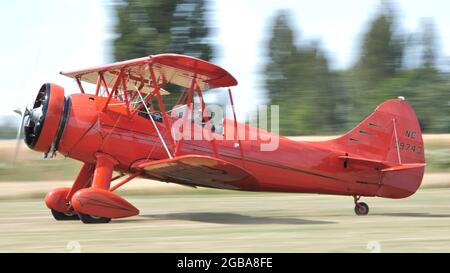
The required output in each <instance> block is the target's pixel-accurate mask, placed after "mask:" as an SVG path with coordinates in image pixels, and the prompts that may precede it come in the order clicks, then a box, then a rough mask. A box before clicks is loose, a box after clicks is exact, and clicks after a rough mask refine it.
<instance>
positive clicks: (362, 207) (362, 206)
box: [355, 202, 369, 216]
mask: <svg viewBox="0 0 450 273" xmlns="http://www.w3.org/2000/svg"><path fill="white" fill-rule="evenodd" d="M355 213H356V215H360V216H361V215H367V214H369V206H368V205H367V204H366V203H364V202H360V203H357V204H356V206H355Z"/></svg>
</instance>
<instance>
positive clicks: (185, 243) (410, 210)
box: [0, 135, 450, 253]
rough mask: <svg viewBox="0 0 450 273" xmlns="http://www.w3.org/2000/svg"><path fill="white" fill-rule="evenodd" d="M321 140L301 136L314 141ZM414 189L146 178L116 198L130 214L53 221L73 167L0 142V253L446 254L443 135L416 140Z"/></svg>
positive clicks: (449, 179) (449, 172) (448, 197)
mask: <svg viewBox="0 0 450 273" xmlns="http://www.w3.org/2000/svg"><path fill="white" fill-rule="evenodd" d="M328 138H330V137H311V138H308V137H302V138H294V139H296V140H305V141H320V140H324V139H328ZM424 139H425V146H426V152H427V163H428V166H427V169H426V174H425V178H424V182H423V184H422V188H421V189H420V190H419V191H418V192H417V194H415V195H414V196H412V197H410V198H408V199H404V200H388V199H381V198H363V199H362V201H363V202H366V203H368V204H369V206H370V214H369V215H368V216H365V217H359V216H356V215H355V214H354V212H353V207H354V205H353V198H352V197H339V196H323V195H306V194H273V193H245V192H233V191H219V190H209V189H198V190H195V189H191V188H187V187H182V186H177V185H172V184H165V183H157V182H154V181H148V180H139V179H137V180H136V181H132V182H131V183H129V184H127V185H125V186H124V187H123V189H122V188H121V189H119V190H118V193H119V194H120V195H122V196H124V197H125V198H126V199H127V200H128V201H130V202H131V203H132V204H134V205H135V206H136V207H138V208H139V209H140V210H141V214H140V216H136V217H132V218H127V219H119V220H113V221H112V222H111V223H109V224H104V225H85V224H83V223H81V222H80V221H70V222H57V221H55V220H54V219H53V217H52V216H51V214H50V211H49V210H48V209H47V208H46V207H45V204H44V201H43V197H44V196H45V193H46V192H48V191H49V190H51V189H53V188H57V187H67V186H70V185H71V183H72V182H70V181H72V180H73V179H74V177H75V176H76V173H77V171H78V169H79V168H80V163H79V162H75V161H73V160H70V159H64V158H62V157H57V158H55V159H52V160H42V159H41V155H40V154H39V153H34V152H32V151H31V150H29V149H28V148H27V147H25V145H22V147H21V149H20V153H19V158H18V161H17V162H16V164H15V165H12V157H13V155H14V149H15V148H14V147H15V144H16V141H0V252H63V253H64V252H363V253H364V252H450V135H425V136H424Z"/></svg>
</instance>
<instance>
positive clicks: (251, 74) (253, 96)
mask: <svg viewBox="0 0 450 273" xmlns="http://www.w3.org/2000/svg"><path fill="white" fill-rule="evenodd" d="M107 2H108V1H100V0H64V1H63V0H40V1H29V0H15V1H4V3H2V8H1V9H0V34H1V37H2V39H1V41H2V43H1V50H0V59H1V60H2V65H1V66H0V75H1V83H2V91H1V93H2V98H1V100H0V116H3V115H10V114H11V113H12V110H13V109H15V108H17V107H21V106H23V105H24V104H25V103H26V102H31V101H32V100H33V98H34V97H35V96H36V92H37V90H38V88H39V87H40V85H41V84H43V83H45V82H54V83H56V84H60V85H62V86H64V87H65V89H66V93H69V92H73V91H77V87H76V84H75V83H74V82H73V81H72V80H70V79H65V77H63V76H60V75H59V71H61V70H72V69H78V68H85V67H90V66H96V65H99V64H105V63H107V62H109V61H110V60H111V57H110V56H109V52H110V47H109V42H110V40H111V34H110V31H111V29H112V27H113V17H112V14H111V13H110V12H108V10H107V9H106V8H105V4H106V3H107ZM379 2H380V1H379V0H340V1H334V0H314V1H313V0H264V1H260V0H227V1H214V2H213V4H212V8H213V10H214V11H215V13H214V14H213V15H214V17H213V18H212V19H213V26H214V28H215V29H216V31H215V32H214V33H213V36H214V37H213V38H214V42H215V44H216V49H217V51H216V52H217V53H218V57H217V58H216V59H215V60H214V62H215V63H217V64H219V65H221V66H223V67H224V68H225V69H227V70H228V71H229V72H230V73H232V74H233V75H234V76H235V77H236V78H237V80H238V81H239V86H238V87H236V88H234V91H233V94H234V96H235V103H236V104H237V111H238V112H240V113H241V114H243V113H245V111H246V110H248V109H251V108H252V107H254V106H255V105H257V104H258V103H265V100H264V98H265V97H264V90H263V87H262V85H263V84H262V82H261V77H260V71H262V69H263V65H264V54H265V42H266V41H267V39H268V37H267V33H268V32H267V31H266V30H267V28H268V27H269V25H270V24H271V22H272V20H273V16H274V14H275V12H276V11H277V10H278V9H287V10H289V11H291V12H292V15H293V16H292V18H293V19H294V21H293V26H294V27H295V28H297V30H299V32H298V36H297V38H298V40H299V42H302V43H303V42H305V41H308V40H318V41H320V42H321V45H322V48H323V49H324V50H325V52H326V54H327V55H328V57H329V59H330V61H331V65H332V67H333V68H335V69H343V68H346V67H349V66H350V65H351V64H352V63H353V62H354V61H355V56H356V53H357V49H358V45H359V39H360V37H361V34H362V33H364V30H365V29H366V26H367V24H368V23H369V22H370V20H371V19H372V18H373V15H374V14H375V12H376V10H377V6H378V4H379ZM395 2H396V3H397V8H398V10H399V11H400V12H401V13H402V14H403V17H402V18H400V23H401V26H402V28H403V29H405V30H406V31H414V30H417V27H418V24H419V23H420V20H421V18H433V19H434V20H435V22H436V26H437V30H438V32H439V38H440V48H441V50H442V53H443V57H444V58H443V60H446V62H448V60H449V57H450V16H448V11H449V10H450V1H448V0H397V1H395ZM152 53H153V52H149V54H152ZM447 65H448V63H447Z"/></svg>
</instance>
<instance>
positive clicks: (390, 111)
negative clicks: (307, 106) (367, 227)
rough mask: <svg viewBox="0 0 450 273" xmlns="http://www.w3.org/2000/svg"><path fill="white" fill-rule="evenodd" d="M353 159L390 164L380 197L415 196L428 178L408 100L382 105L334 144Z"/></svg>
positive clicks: (383, 172)
mask: <svg viewBox="0 0 450 273" xmlns="http://www.w3.org/2000/svg"><path fill="white" fill-rule="evenodd" d="M333 142H334V143H335V144H337V145H339V146H340V148H341V149H344V150H345V151H346V153H348V154H349V155H350V156H357V157H361V158H367V159H371V160H377V161H381V162H386V164H387V165H389V166H393V167H394V166H397V168H386V170H384V171H382V172H381V181H380V184H381V187H380V189H379V191H378V192H377V196H380V197H387V198H405V197H408V196H410V195H412V194H414V193H415V192H416V191H417V189H418V188H419V187H420V184H421V183H422V178H423V174H424V169H425V168H424V165H425V164H424V163H425V156H424V144H423V139H422V132H421V129H420V124H419V121H418V120H417V117H416V113H415V111H414V109H413V108H412V107H411V105H409V104H408V103H407V102H406V101H404V99H393V100H388V101H386V102H384V103H382V104H381V105H380V106H378V107H377V109H376V110H375V111H374V112H373V113H372V114H371V115H370V116H369V117H368V118H366V119H365V120H364V121H362V122H361V123H360V124H359V125H358V126H356V127H355V128H354V129H352V130H351V131H350V132H348V133H347V134H345V135H344V136H342V137H340V138H338V139H336V140H334V141H333Z"/></svg>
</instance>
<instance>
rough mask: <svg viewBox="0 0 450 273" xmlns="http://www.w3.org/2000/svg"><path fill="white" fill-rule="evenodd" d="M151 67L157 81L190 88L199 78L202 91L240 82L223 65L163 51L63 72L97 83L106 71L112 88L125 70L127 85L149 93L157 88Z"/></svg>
mask: <svg viewBox="0 0 450 273" xmlns="http://www.w3.org/2000/svg"><path fill="white" fill-rule="evenodd" d="M150 67H151V68H152V70H153V73H154V75H155V78H156V79H157V80H159V81H166V82H170V83H172V84H175V85H179V86H182V87H186V88H189V87H190V86H191V84H192V79H193V78H195V79H196V80H197V84H198V85H199V87H200V88H201V89H202V90H206V89H209V88H216V87H228V86H234V85H237V81H236V79H235V78H234V77H233V76H232V75H231V74H230V73H228V72H227V71H225V70H224V69H223V68H221V67H219V66H216V65H214V64H211V63H208V62H206V61H203V60H200V59H197V58H194V57H189V56H185V55H178V54H159V55H154V56H148V57H144V58H139V59H133V60H129V61H124V62H118V63H113V64H109V65H104V66H100V67H95V68H91V69H84V70H76V71H68V72H61V74H62V75H65V76H68V77H71V78H77V79H79V80H81V81H84V82H88V83H92V84H96V83H97V79H98V75H99V73H102V74H103V77H104V78H105V81H106V83H107V85H108V87H112V86H113V85H114V79H115V78H116V77H117V75H118V74H119V72H120V70H122V69H124V72H125V75H126V77H127V79H128V80H127V82H126V84H127V88H130V89H132V88H134V86H139V85H140V84H143V86H144V87H143V89H142V91H143V92H149V91H152V89H153V88H152V86H151V74H150ZM162 94H163V92H162ZM165 94H166V95H167V94H168V93H167V92H166V93H165Z"/></svg>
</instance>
